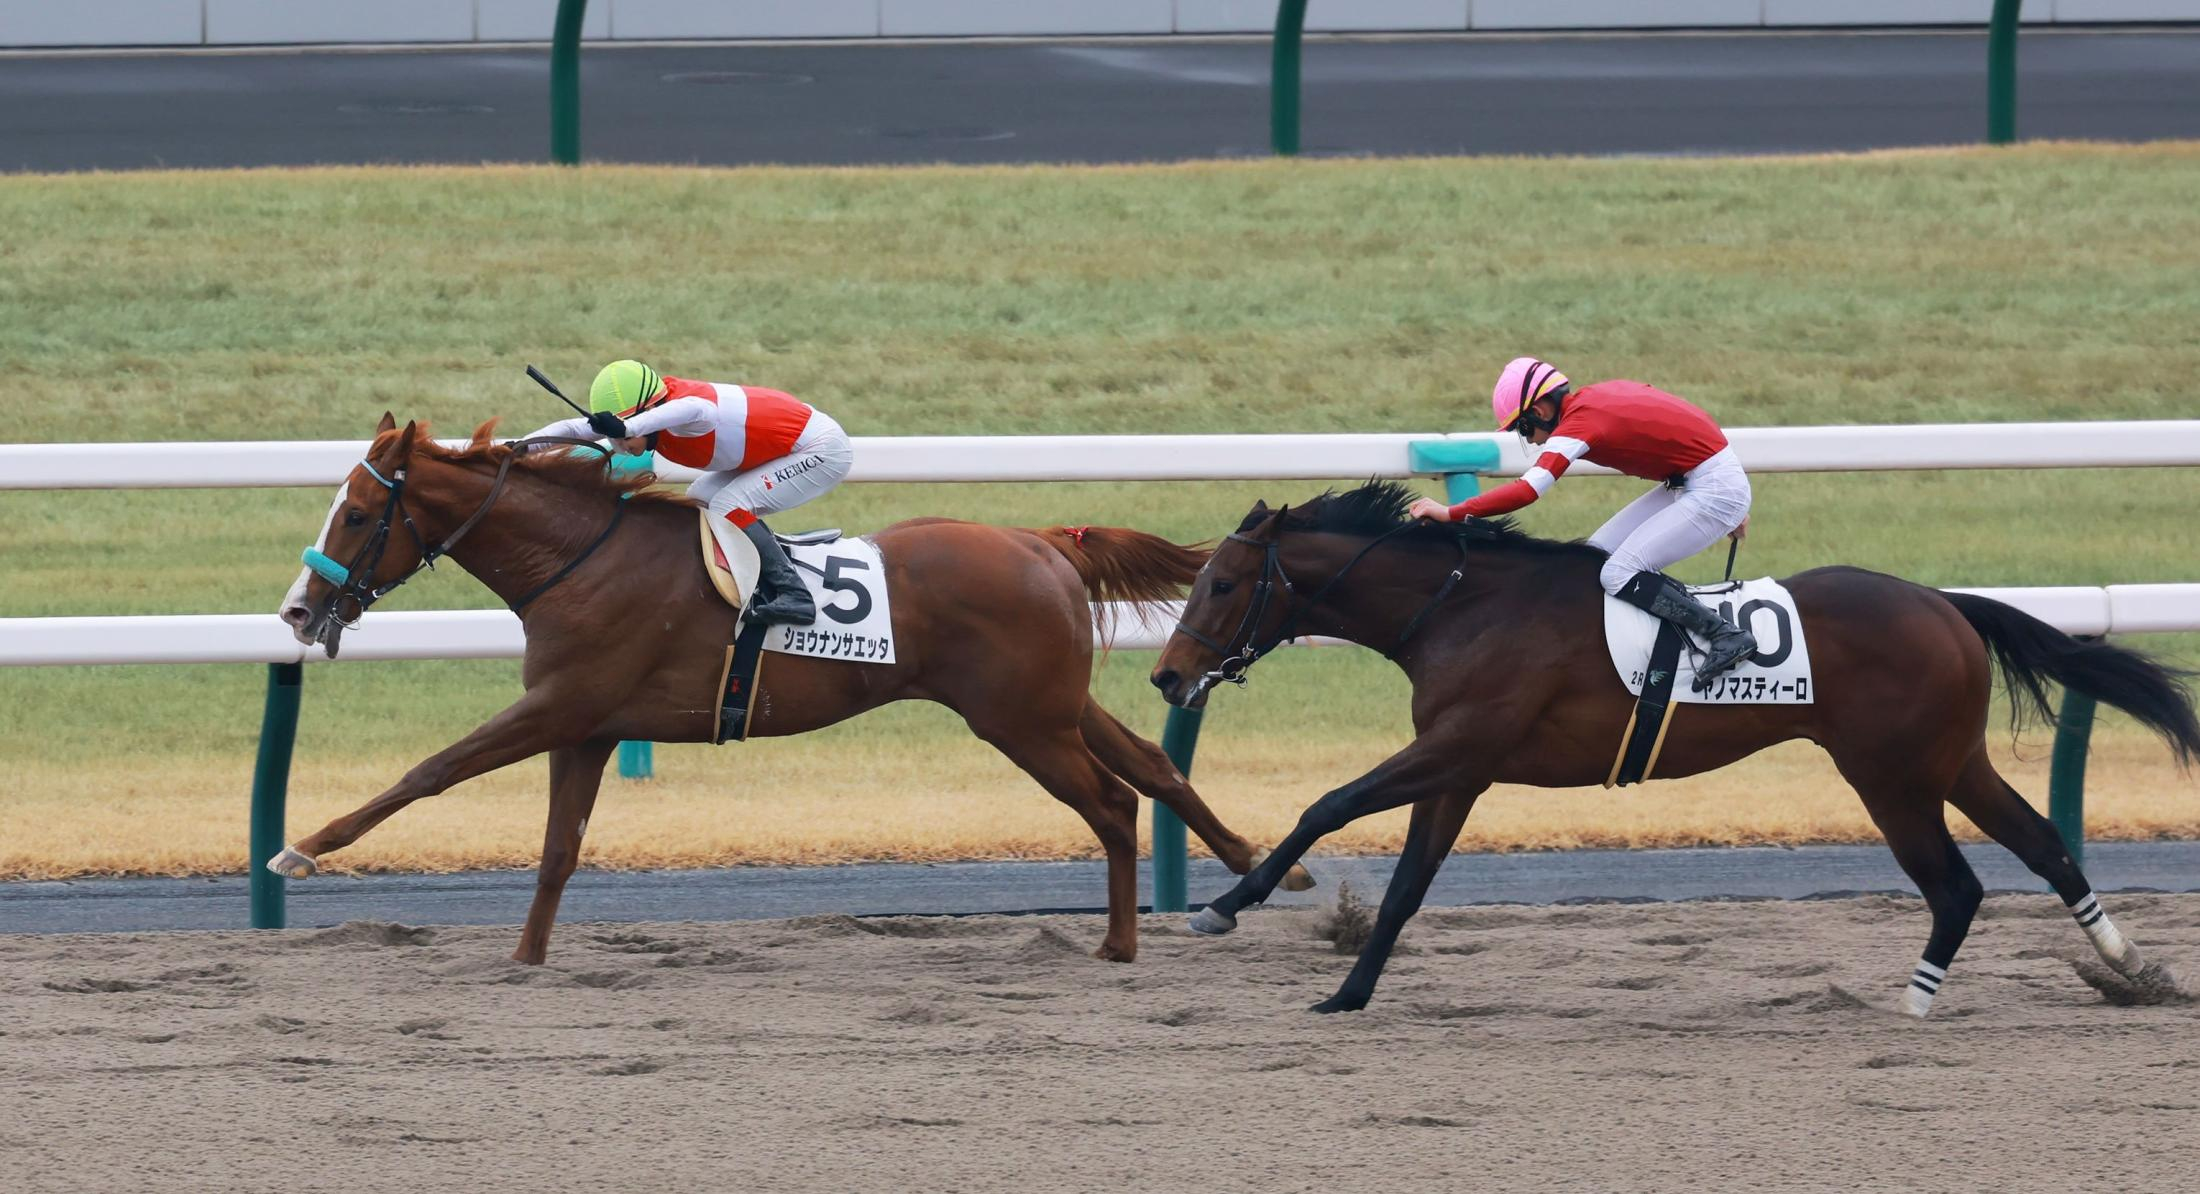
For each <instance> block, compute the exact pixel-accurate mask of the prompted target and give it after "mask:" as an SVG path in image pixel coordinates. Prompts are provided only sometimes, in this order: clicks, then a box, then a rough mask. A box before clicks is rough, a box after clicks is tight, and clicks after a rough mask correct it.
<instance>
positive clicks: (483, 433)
mask: <svg viewBox="0 0 2200 1194" xmlns="http://www.w3.org/2000/svg"><path fill="white" fill-rule="evenodd" d="M496 429H497V421H496V419H495V418H493V417H492V418H490V419H489V420H488V421H487V422H485V423H483V424H482V425H481V426H479V427H476V428H474V442H472V443H470V444H468V445H466V450H467V451H469V452H479V451H481V450H482V449H484V448H487V447H488V446H489V437H490V434H491V433H493V432H494V431H496Z"/></svg>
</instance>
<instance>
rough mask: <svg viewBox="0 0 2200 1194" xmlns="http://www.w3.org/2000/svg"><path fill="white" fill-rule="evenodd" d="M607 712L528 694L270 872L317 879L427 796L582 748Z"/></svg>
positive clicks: (274, 863) (569, 698)
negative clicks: (336, 854) (336, 856)
mask: <svg viewBox="0 0 2200 1194" xmlns="http://www.w3.org/2000/svg"><path fill="white" fill-rule="evenodd" d="M603 714H604V710H603V709H601V708H597V707H595V704H594V702H588V703H583V702H581V701H580V700H578V699H576V697H575V695H574V694H571V693H564V692H560V691H558V690H557V689H555V688H553V687H549V686H545V687H541V688H534V689H530V690H529V691H528V693H527V695H525V696H523V697H521V698H520V699H519V700H518V701H516V702H514V703H513V704H512V706H511V707H510V708H508V709H506V710H505V711H504V712H502V713H499V714H497V715H496V716H495V717H492V718H490V719H489V720H488V721H486V722H483V723H482V724H481V726H480V728H478V729H476V730H475V731H474V732H473V733H471V734H468V735H466V736H465V737H464V738H461V739H459V740H458V741H457V742H454V743H452V744H451V745H449V746H447V747H445V748H443V749H442V750H440V751H437V752H436V753H435V754H433V755H430V756H428V757H427V758H426V759H424V760H422V761H421V763H420V764H419V765H418V766H416V767H414V768H413V769H412V770H410V771H408V772H406V773H405V778H403V779H401V780H398V781H397V783H396V784H395V785H394V786H392V787H391V788H390V789H389V790H388V791H386V792H384V793H382V794H381V795H380V796H377V797H375V798H374V799H372V800H370V801H368V802H367V803H365V804H363V805H361V806H360V807H358V808H357V809H354V810H353V811H351V812H348V813H345V814H344V815H343V816H341V817H338V818H336V819H335V820H333V821H330V822H329V823H328V824H326V825H323V826H322V827H321V828H320V829H319V830H318V831H316V832H314V833H313V834H311V835H310V836H308V837H306V838H303V839H301V840H300V841H298V842H296V843H294V844H292V845H290V846H287V847H285V848H284V849H283V852H282V853H280V854H277V855H276V856H275V857H273V858H271V859H269V860H268V862H267V869H269V870H271V871H274V872H275V873H276V874H278V875H283V876H287V877H288V878H292V879H303V878H306V877H308V876H310V875H312V874H313V873H314V871H315V870H317V869H319V868H318V862H319V860H320V858H321V856H322V855H324V854H327V853H328V852H329V851H331V850H341V849H343V848H344V847H345V846H348V845H350V844H352V843H353V842H355V841H358V840H359V838H360V836H361V835H363V834H365V833H366V832H367V831H368V830H370V829H372V828H374V827H375V826H377V825H379V824H381V823H382V822H383V820H384V819H386V818H388V817H389V816H390V814H392V813H395V812H396V811H397V810H399V809H401V808H403V807H405V806H406V805H408V804H411V803H412V802H413V801H415V800H418V799H420V798H421V797H423V796H433V795H435V794H436V793H438V792H441V791H443V790H445V789H446V788H449V787H450V786H451V785H453V784H456V783H460V782H463V781H465V780H469V779H472V778H473V777H475V776H477V775H481V774H483V773H485V772H489V771H494V770H496V769H497V768H499V767H504V766H508V765H510V764H512V763H517V762H519V761H520V760H521V759H526V758H532V757H533V756H535V755H539V754H541V753H542V752H544V751H546V750H551V749H554V748H556V747H560V746H567V745H571V744H572V743H575V742H578V741H580V740H581V738H582V737H583V736H584V735H586V734H587V733H588V732H589V731H590V730H591V729H593V728H594V727H595V725H596V723H597V722H598V721H599V720H601V718H602V716H603Z"/></svg>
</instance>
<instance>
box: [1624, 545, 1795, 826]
mask: <svg viewBox="0 0 2200 1194" xmlns="http://www.w3.org/2000/svg"><path fill="white" fill-rule="evenodd" d="M1689 592H1690V593H1691V594H1692V595H1693V596H1694V597H1695V598H1696V600H1698V601H1700V602H1702V603H1703V604H1705V605H1707V606H1709V607H1711V608H1712V609H1714V610H1717V611H1718V613H1719V616H1720V617H1722V618H1724V619H1726V620H1727V621H1728V622H1731V623H1733V624H1735V625H1738V626H1746V627H1747V628H1748V629H1749V632H1750V633H1751V634H1754V635H1756V636H1757V653H1756V654H1755V655H1752V656H1750V657H1749V658H1748V659H1745V660H1743V661H1742V662H1740V663H1738V664H1736V665H1735V666H1734V668H1733V669H1732V670H1731V671H1728V672H1726V673H1725V674H1723V675H1721V676H1719V677H1717V678H1715V679H1714V680H1712V682H1711V687H1710V688H1708V689H1705V690H1704V691H1702V692H1695V691H1692V689H1693V683H1692V682H1693V681H1694V679H1695V671H1696V667H1695V661H1694V659H1693V658H1692V657H1691V653H1690V652H1689V651H1684V650H1683V649H1682V648H1683V647H1684V646H1688V645H1689V644H1687V643H1686V641H1685V640H1686V638H1687V635H1686V634H1685V632H1683V631H1682V630H1681V628H1680V627H1678V626H1675V625H1673V624H1672V623H1670V622H1666V621H1662V620H1660V619H1658V618H1656V617H1653V616H1651V615H1650V614H1649V613H1648V612H1647V611H1645V610H1641V609H1637V608H1635V607H1634V606H1632V605H1629V604H1627V603H1626V602H1624V601H1621V600H1619V599H1617V598H1615V597H1606V598H1605V599H1604V642H1605V646H1606V647H1607V648H1608V649H1609V650H1610V651H1611V655H1612V666H1613V668H1614V669H1615V670H1617V671H1618V672H1619V679H1620V682H1621V683H1622V684H1624V685H1626V686H1627V691H1628V692H1629V693H1630V694H1631V695H1633V696H1634V697H1635V710H1634V714H1633V715H1632V716H1631V717H1629V718H1628V720H1627V728H1626V729H1625V730H1622V731H1621V732H1620V741H1619V753H1618V754H1617V755H1616V756H1614V758H1613V759H1612V771H1611V774H1610V775H1608V776H1606V778H1605V780H1604V786H1605V787H1607V788H1610V787H1615V786H1617V787H1624V786H1626V785H1628V784H1631V783H1638V782H1640V781H1642V780H1645V779H1649V778H1651V774H1650V773H1651V771H1653V770H1654V769H1655V768H1656V767H1657V765H1658V752H1659V751H1660V750H1662V749H1663V748H1664V746H1665V735H1666V732H1667V731H1668V730H1670V729H1671V728H1672V721H1673V714H1674V710H1675V707H1676V706H1679V705H1808V704H1810V703H1811V699H1812V698H1811V674H1810V648H1809V646H1808V645H1807V644H1806V643H1805V642H1804V641H1803V619H1802V616H1801V615H1800V614H1798V613H1797V612H1796V609H1795V598H1793V597H1792V596H1789V594H1788V591H1787V588H1786V587H1785V586H1783V585H1781V584H1780V582H1778V581H1776V580H1773V579H1772V578H1771V577H1763V578H1760V579H1757V580H1750V581H1729V582H1727V583H1725V584H1719V585H1711V586H1708V587H1705V588H1701V589H1690V590H1689Z"/></svg>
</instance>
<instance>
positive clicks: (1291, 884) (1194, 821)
mask: <svg viewBox="0 0 2200 1194" xmlns="http://www.w3.org/2000/svg"><path fill="white" fill-rule="evenodd" d="M1077 729H1078V732H1079V733H1080V734H1082V735H1083V736H1084V739H1085V745H1086V746H1088V747H1090V748H1091V749H1092V753H1093V755H1094V757H1096V758H1098V759H1099V760H1100V762H1101V763H1103V764H1105V765H1106V766H1107V768H1108V769H1109V770H1110V771H1113V772H1115V773H1116V774H1117V775H1118V776H1121V777H1122V778H1123V780H1124V781H1125V782H1127V783H1129V784H1130V786H1132V787H1133V788H1136V789H1138V790H1139V791H1140V792H1143V793H1145V794H1146V795H1147V796H1148V797H1150V798H1152V799H1153V800H1154V801H1156V802H1157V803H1160V804H1162V805H1165V806H1167V807H1168V809H1169V810H1170V811H1171V812H1174V813H1175V814H1176V815H1177V816H1178V817H1181V818H1183V820H1184V826H1185V828H1187V829H1190V830H1191V831H1192V832H1193V833H1194V834H1195V835H1197V836H1198V838H1199V840H1200V841H1202V842H1205V843H1207V848H1208V849H1210V850H1212V851H1214V852H1215V857H1216V858H1219V859H1221V860H1222V865H1224V866H1226V867H1228V868H1230V873H1231V874H1233V875H1242V874H1244V873H1245V872H1247V871H1249V870H1252V869H1253V868H1254V867H1255V866H1257V865H1259V863H1260V860H1261V859H1262V858H1264V857H1266V856H1267V854H1268V851H1267V849H1266V848H1265V847H1263V848H1260V849H1255V848H1254V847H1253V844H1252V843H1251V842H1248V841H1246V840H1245V839H1244V838H1242V837H1239V836H1238V835H1237V834H1235V833H1232V832H1230V830H1229V827H1228V826H1225V825H1224V824H1223V823H1222V819H1221V818H1219V817H1217V816H1215V814H1214V810H1212V809H1210V808H1208V807H1207V802H1206V801H1204V800H1201V799H1200V798H1199V793H1198V792H1196V791H1193V790H1192V785H1191V784H1190V782H1189V781H1187V780H1186V779H1185V778H1184V776H1183V775H1182V773H1180V772H1178V771H1177V769H1176V765H1175V764H1174V763H1171V762H1170V761H1169V756H1168V755H1166V754H1164V753H1162V750H1161V748H1160V747H1159V746H1156V745H1154V744H1153V743H1151V742H1148V741H1147V740H1146V739H1144V738H1141V737H1139V736H1138V735H1136V734H1134V733H1132V732H1131V731H1130V727H1128V726H1126V725H1124V724H1123V723H1122V722H1121V721H1118V720H1116V717H1115V715H1114V714H1112V713H1109V712H1108V711H1107V710H1106V709H1103V708H1101V707H1100V704H1099V702H1097V701H1094V700H1092V699H1090V698H1089V697H1088V698H1087V699H1086V701H1085V712H1084V716H1083V717H1082V718H1081V719H1080V720H1079V721H1078V723H1077ZM1280 886H1281V887H1282V888H1283V889H1284V890H1285V891H1305V890H1306V889H1307V888H1310V887H1312V886H1314V877H1313V876H1312V875H1310V874H1307V872H1306V868H1305V867H1303V866H1294V867H1292V868H1291V869H1290V870H1289V871H1288V872H1286V873H1285V874H1284V876H1283V882H1282V884H1280Z"/></svg>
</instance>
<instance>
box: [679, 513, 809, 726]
mask: <svg viewBox="0 0 2200 1194" xmlns="http://www.w3.org/2000/svg"><path fill="white" fill-rule="evenodd" d="M697 513H699V514H700V515H701V516H702V528H703V544H702V550H703V571H704V572H705V573H707V574H708V575H709V576H710V584H711V587H712V588H714V589H716V590H718V595H719V596H720V597H723V598H725V601H726V604H727V605H730V606H732V607H733V608H734V609H736V610H738V609H740V608H741V601H742V596H743V595H744V594H747V593H753V592H755V591H756V574H757V573H758V572H759V571H760V570H761V565H760V564H759V563H758V562H757V558H756V545H755V544H754V543H751V542H749V538H748V536H746V535H741V534H735V533H734V531H733V527H732V525H731V524H729V523H727V522H726V520H725V519H723V518H713V517H712V516H711V513H710V511H708V510H701V511H698V512H697ZM776 537H777V538H778V540H779V541H780V542H781V543H786V544H793V545H797V546H800V545H806V544H813V543H834V542H838V541H839V539H840V531H839V529H838V528H833V529H828V530H818V531H806V532H804V533H802V534H800V535H779V536H776ZM739 626H740V630H739V632H738V633H737V634H736V635H735V636H734V641H733V642H732V643H731V644H729V645H728V646H727V647H726V656H725V660H724V661H723V662H722V663H721V664H720V665H719V669H718V725H717V729H716V731H715V732H714V733H713V734H712V735H711V741H712V742H713V743H724V742H727V741H729V740H730V741H735V742H741V741H746V740H747V738H748V736H749V709H750V708H751V706H753V705H754V704H755V702H756V694H757V691H758V690H759V689H760V688H761V687H762V684H763V672H764V637H765V635H766V633H767V632H768V630H769V628H768V627H765V626H760V625H755V624H753V623H750V622H747V621H743V622H741V623H739Z"/></svg>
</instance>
